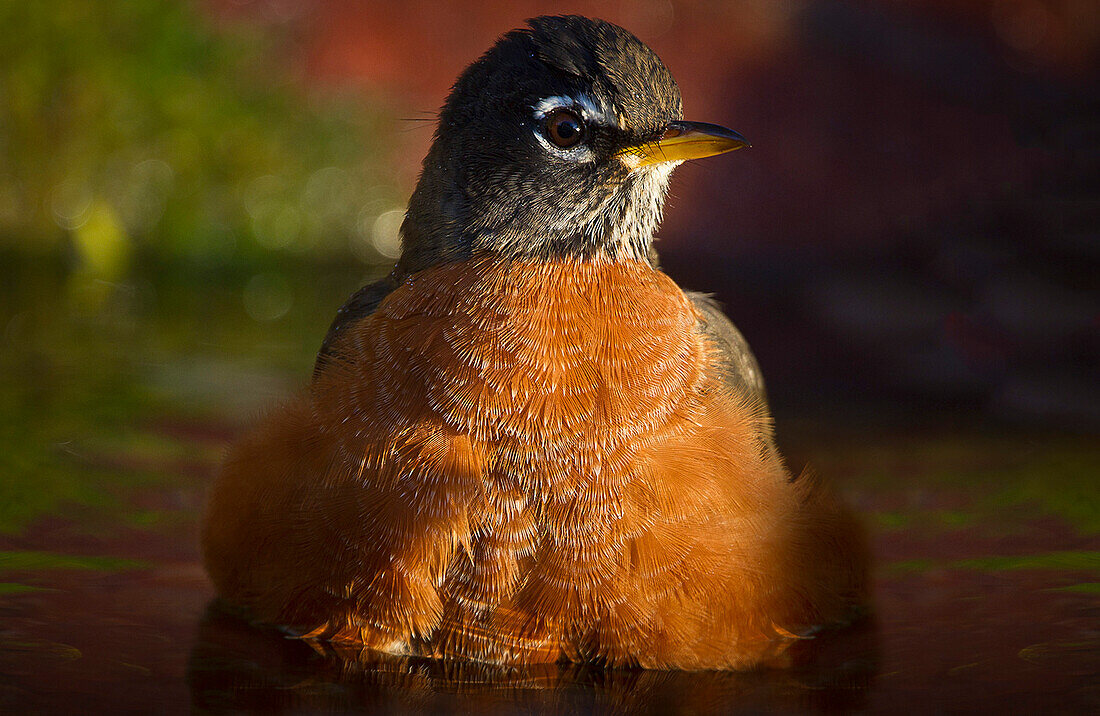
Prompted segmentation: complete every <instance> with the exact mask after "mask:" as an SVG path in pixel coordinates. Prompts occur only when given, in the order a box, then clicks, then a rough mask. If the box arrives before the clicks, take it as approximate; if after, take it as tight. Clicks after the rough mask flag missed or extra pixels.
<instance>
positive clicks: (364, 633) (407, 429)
mask: <svg viewBox="0 0 1100 716" xmlns="http://www.w3.org/2000/svg"><path fill="white" fill-rule="evenodd" d="M699 324H700V316H699V314H698V312H697V310H696V308H695V307H694V305H693V303H692V302H691V301H690V300H689V299H688V297H687V296H685V294H684V293H683V292H682V291H681V290H680V288H679V287H677V286H676V284H675V283H673V282H672V280H671V279H669V278H668V277H667V276H666V275H665V274H663V273H661V272H660V271H658V270H656V269H654V268H652V267H651V266H649V265H648V264H647V263H645V262H641V261H629V260H620V261H614V262H609V261H601V260H599V259H598V258H596V259H585V258H575V259H574V258H560V259H555V260H537V261H536V260H530V261H527V260H517V259H505V258H502V257H498V256H492V255H481V256H479V257H476V258H473V259H469V260H466V261H460V262H455V263H447V264H443V265H438V266H435V267H432V268H429V269H427V270H424V271H421V272H418V273H415V274H413V275H411V276H410V277H408V278H407V279H406V280H405V281H404V283H403V284H401V285H400V286H399V287H398V288H397V289H396V290H395V291H393V293H391V294H390V295H389V296H388V297H387V298H386V299H385V300H384V301H382V303H381V304H380V305H379V307H378V309H377V310H376V311H375V312H374V313H373V314H371V315H370V316H368V317H366V318H364V319H362V320H361V321H359V322H357V323H356V324H354V325H353V326H351V327H350V328H349V329H348V330H347V331H346V332H345V333H344V334H343V336H342V338H341V339H340V341H339V343H338V344H337V346H336V347H335V350H334V352H333V353H334V356H335V357H334V358H333V360H332V361H331V362H330V364H329V365H328V366H327V367H326V369H325V370H324V371H323V372H322V373H320V374H319V375H318V376H317V378H316V379H315V381H314V384H313V386H312V387H311V389H310V390H309V392H308V394H306V395H303V396H301V397H300V398H298V399H296V400H294V401H292V402H290V403H289V404H287V405H285V406H283V407H282V408H281V409H279V410H277V411H275V412H274V413H273V414H272V415H271V416H270V417H269V418H268V419H267V421H266V422H265V423H264V424H263V425H262V426H261V427H260V428H259V429H258V430H256V431H255V432H253V433H252V434H250V435H249V436H247V437H246V438H245V439H244V440H242V441H241V442H240V443H239V444H237V445H236V446H235V447H234V449H233V450H232V452H231V454H230V456H229V458H228V460H227V461H226V464H225V466H224V469H223V471H222V473H221V474H220V476H219V478H218V480H217V482H216V484H215V486H214V488H213V491H212V494H211V498H210V505H209V511H208V515H207V519H206V522H205V527H204V551H205V558H206V563H207V567H208V570H209V572H210V575H211V577H212V578H213V580H214V582H215V584H216V586H217V588H218V590H219V592H220V593H221V594H222V595H223V597H225V598H226V599H228V600H229V601H231V602H234V603H236V604H239V605H242V606H245V607H247V608H248V609H250V611H251V612H252V613H253V615H254V616H255V617H256V618H258V619H260V620H262V621H265V622H270V623H277V624H284V625H288V626H290V627H292V628H293V629H295V630H297V631H298V632H299V633H302V634H306V635H308V636H311V637H313V638H323V639H329V640H334V641H340V642H346V643H351V644H361V645H362V646H364V647H365V648H369V649H376V650H381V651H385V652H390V653H396V654H421V655H428V656H458V657H464V658H470V659H478V660H483V661H490V662H497V663H534V662H544V661H553V660H557V659H561V658H567V659H571V660H591V661H598V662H602V663H607V664H618V665H628V664H629V665H640V666H643V667H650V668H669V667H672V668H683V669H710V668H745V667H750V666H754V665H758V664H761V663H775V662H777V661H778V660H781V658H782V653H783V651H784V648H785V645H787V644H789V643H790V642H791V640H792V639H793V638H795V637H794V636H793V635H796V634H799V633H805V632H806V631H807V630H808V629H810V628H811V627H813V626H814V625H818V624H823V623H827V622H833V621H836V620H839V619H842V618H843V617H844V616H845V614H846V611H847V610H848V609H849V607H850V605H851V604H852V603H853V602H857V601H859V600H860V598H861V595H862V590H863V589H864V583H865V575H864V569H865V566H864V565H865V556H864V551H863V547H862V537H861V533H860V530H859V528H858V526H857V525H856V523H855V522H854V520H853V519H852V517H851V516H850V515H849V514H848V513H847V511H846V510H845V509H844V508H843V507H842V506H840V505H839V504H838V503H837V502H836V501H834V500H833V499H832V498H831V497H830V496H829V495H828V494H827V493H826V492H825V491H824V490H823V489H822V488H821V487H820V486H819V485H818V484H817V483H816V482H815V481H814V480H813V479H812V477H810V476H803V477H801V478H799V479H798V480H793V481H792V480H791V479H790V477H789V475H788V473H787V471H786V469H785V467H784V466H783V464H782V463H781V461H780V459H779V458H778V457H777V456H776V454H775V452H774V450H772V449H770V448H769V444H768V443H769V441H768V438H767V436H768V435H770V427H769V426H768V425H767V421H768V419H769V418H768V417H767V411H766V407H765V406H763V405H759V404H757V402H758V401H756V399H754V398H752V397H750V396H747V395H740V394H735V393H734V392H733V391H731V390H730V389H729V387H728V386H727V385H726V384H725V383H724V382H723V381H722V379H721V376H720V372H721V371H720V370H719V362H720V358H719V356H718V355H717V350H716V348H715V346H714V345H713V344H712V342H711V339H710V338H708V336H707V334H706V333H704V332H702V331H700V330H699V329H698V326H699Z"/></svg>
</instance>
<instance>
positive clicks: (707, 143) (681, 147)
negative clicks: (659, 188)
mask: <svg viewBox="0 0 1100 716" xmlns="http://www.w3.org/2000/svg"><path fill="white" fill-rule="evenodd" d="M748 146H750V145H749V143H748V140H746V139H745V138H744V137H742V136H741V135H740V134H738V133H737V132H735V131H733V130H732V129H726V128H725V127H721V126H719V125H717V124H706V123H704V122H673V123H671V124H669V125H668V128H667V129H665V131H664V134H662V135H661V136H660V137H658V138H657V140H656V141H652V142H646V143H645V144H638V145H635V146H632V147H627V148H626V149H623V150H620V151H619V152H618V153H617V154H616V156H618V157H619V158H620V159H621V160H622V161H623V163H624V164H626V165H627V166H628V167H630V168H631V169H637V168H639V167H648V166H652V165H654V164H663V163H664V162H682V161H686V160H688V159H702V158H703V157H713V156H714V155H715V154H724V153H726V152H732V151H733V150H734V149H740V148H741V147H748Z"/></svg>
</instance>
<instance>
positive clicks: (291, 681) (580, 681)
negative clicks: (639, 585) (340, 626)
mask: <svg viewBox="0 0 1100 716" xmlns="http://www.w3.org/2000/svg"><path fill="white" fill-rule="evenodd" d="M877 642H878V639H877V629H876V626H875V624H874V621H873V620H872V619H869V618H868V619H864V620H863V621H861V622H860V623H858V624H856V625H855V626H852V627H848V628H846V629H843V630H834V631H827V632H822V633H820V634H818V635H817V636H816V637H814V638H810V639H803V640H800V641H799V642H798V643H797V644H795V645H794V646H793V647H792V648H791V649H790V650H789V651H788V654H789V655H790V657H791V660H792V665H791V666H790V667H789V668H786V669H759V670H755V671H748V672H732V671H695V672H687V671H659V670H647V669H622V668H616V669H605V668H600V667H598V666H592V665H586V664H573V663H561V664H539V665H531V666H527V667H525V668H506V667H500V666H494V665H491V664H484V663H477V662H472V661H465V660H447V659H424V658H410V657H394V656H390V655H387V654H382V653H379V652H374V651H369V650H362V651H359V650H355V649H338V648H335V647H333V646H331V645H325V644H322V643H321V642H309V641H306V640H302V639H296V638H290V637H287V636H286V635H285V634H283V633H282V632H280V631H277V630H275V629H272V628H268V627H256V626H253V625H251V624H249V623H248V622H247V621H245V620H244V619H242V618H240V617H238V616H237V615H235V614H233V613H230V612H229V611H228V610H227V609H226V608H224V607H223V606H222V605H221V603H220V602H213V603H212V604H211V605H210V606H209V607H208V608H207V611H206V614H205V615H204V617H203V619H202V621H201V622H200V624H199V628H198V634H197V636H196V639H195V644H194V647H193V648H192V650H191V657H190V663H189V666H188V682H189V685H190V689H191V696H192V706H193V707H194V708H196V709H199V710H203V711H211V712H226V711H233V712H237V711H248V712H252V711H283V710H293V711H301V710H305V711H309V712H313V711H323V712H330V711H366V712H369V713H435V712H451V711H455V712H461V713H492V714H511V713H528V714H530V713H534V714H537V713H631V714H637V713H640V714H664V713H695V714H706V713H739V712H746V713H749V712H761V711H767V712H776V711H779V712H783V711H798V712H803V711H829V712H838V711H839V712H846V711H859V710H862V709H864V708H866V706H867V695H868V693H869V687H870V685H871V683H872V681H873V680H874V677H875V675H876V673H877V669H878V646H877Z"/></svg>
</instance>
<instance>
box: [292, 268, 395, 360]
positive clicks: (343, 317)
mask: <svg viewBox="0 0 1100 716" xmlns="http://www.w3.org/2000/svg"><path fill="white" fill-rule="evenodd" d="M396 285H397V283H396V281H395V280H394V278H393V277H392V276H387V277H386V278H384V279H381V280H379V281H375V282H374V283H369V284H367V285H366V286H364V287H363V288H361V289H359V290H358V291H356V292H355V293H354V294H352V297H351V298H349V299H348V300H347V301H345V302H344V305H343V306H341V307H340V310H338V311H337V312H336V318H334V319H333V320H332V325H331V326H329V329H328V333H327V334H326V335H325V340H324V342H323V343H322V344H321V350H320V352H319V353H318V354H317V361H316V363H314V365H313V375H314V377H316V376H317V375H318V374H319V373H320V372H321V371H323V370H324V368H325V366H326V365H327V364H328V362H329V361H330V360H332V358H333V356H334V355H335V346H336V343H337V342H338V340H339V339H340V336H341V335H343V333H344V331H345V330H346V329H347V328H348V327H349V326H350V325H352V324H353V323H355V322H356V321H360V320H362V319H364V318H366V317H367V316H369V315H370V314H372V313H374V309H376V308H378V304H380V303H382V299H384V298H385V297H386V296H388V295H389V294H390V292H391V291H393V289H394V288H395V287H396Z"/></svg>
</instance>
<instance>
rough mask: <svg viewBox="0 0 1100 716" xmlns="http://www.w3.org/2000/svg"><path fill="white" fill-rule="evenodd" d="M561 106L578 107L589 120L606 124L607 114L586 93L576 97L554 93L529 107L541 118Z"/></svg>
mask: <svg viewBox="0 0 1100 716" xmlns="http://www.w3.org/2000/svg"><path fill="white" fill-rule="evenodd" d="M561 107H569V108H574V107H577V108H580V110H581V114H582V115H584V118H585V119H586V120H588V121H589V122H593V121H594V122H596V123H598V124H608V123H609V122H608V121H607V115H605V114H604V112H603V110H601V109H600V108H599V107H597V106H596V103H595V102H593V101H592V99H591V98H590V97H589V96H588V95H584V94H580V95H577V96H576V97H568V96H565V95H554V96H553V97H547V98H545V99H541V100H539V101H538V102H537V103H536V104H535V106H534V107H532V108H531V109H533V110H535V116H536V117H537V118H539V119H542V118H543V117H545V116H546V115H548V114H550V113H551V112H553V111H554V110H555V109H559V108H561Z"/></svg>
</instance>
